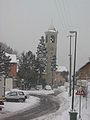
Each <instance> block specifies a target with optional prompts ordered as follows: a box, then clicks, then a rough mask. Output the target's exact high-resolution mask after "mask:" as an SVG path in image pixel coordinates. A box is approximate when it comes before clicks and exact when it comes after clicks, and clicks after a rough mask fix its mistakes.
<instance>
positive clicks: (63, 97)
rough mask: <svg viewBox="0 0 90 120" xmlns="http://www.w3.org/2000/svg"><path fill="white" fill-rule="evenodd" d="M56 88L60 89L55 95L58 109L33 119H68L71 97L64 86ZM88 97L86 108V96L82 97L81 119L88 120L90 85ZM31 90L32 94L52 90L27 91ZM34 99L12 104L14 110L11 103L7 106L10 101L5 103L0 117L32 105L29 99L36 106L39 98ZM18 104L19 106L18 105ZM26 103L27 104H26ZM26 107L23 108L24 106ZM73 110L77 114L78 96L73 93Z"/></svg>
mask: <svg viewBox="0 0 90 120" xmlns="http://www.w3.org/2000/svg"><path fill="white" fill-rule="evenodd" d="M58 90H60V92H61V91H62V92H61V93H60V94H59V95H58V96H56V98H57V100H58V101H60V109H59V110H57V111H56V112H54V113H52V114H47V115H43V116H41V117H38V118H36V119H34V120H65V119H67V120H70V118H69V111H70V109H71V97H69V96H68V91H66V89H65V87H64V86H62V87H60V88H59V89H58ZM88 91H89V93H88V97H87V108H86V98H85V97H82V103H81V104H82V109H81V117H82V120H90V86H89V87H88ZM28 92H31V93H33V94H50V93H49V92H51V93H53V91H46V92H47V93H46V92H45V91H43V90H42V91H28ZM35 99H36V101H35V100H34V97H33V98H31V99H30V103H29V101H28V102H27V103H24V104H25V105H24V104H21V103H17V104H18V105H15V104H13V108H14V110H15V111H13V110H12V107H11V105H10V106H9V105H8V104H11V103H6V105H5V108H4V109H3V111H2V112H0V118H1V117H4V116H5V115H9V114H13V113H14V112H18V111H20V109H21V110H25V109H28V107H30V106H29V105H31V107H33V104H32V103H31V101H35V103H34V106H36V105H37V104H38V103H39V100H38V99H37V98H35ZM19 104H20V106H21V107H18V106H19ZM27 104H28V105H27ZM25 106H26V108H23V107H25ZM74 107H75V110H76V111H77V112H78V114H79V96H76V95H75V105H74ZM77 120H78V115H77Z"/></svg>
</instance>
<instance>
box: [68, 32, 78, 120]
mask: <svg viewBox="0 0 90 120" xmlns="http://www.w3.org/2000/svg"><path fill="white" fill-rule="evenodd" d="M70 33H71V34H75V47H74V68H73V91H72V107H71V111H70V112H69V113H70V120H77V112H76V111H75V110H74V89H75V70H76V45H77V31H70Z"/></svg>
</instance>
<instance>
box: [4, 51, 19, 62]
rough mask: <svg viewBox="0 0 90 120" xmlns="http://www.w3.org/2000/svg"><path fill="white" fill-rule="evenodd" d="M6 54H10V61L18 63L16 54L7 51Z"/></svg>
mask: <svg viewBox="0 0 90 120" xmlns="http://www.w3.org/2000/svg"><path fill="white" fill-rule="evenodd" d="M5 54H6V56H10V59H11V61H10V63H17V57H16V55H15V54H8V53H5Z"/></svg>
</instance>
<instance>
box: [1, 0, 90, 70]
mask: <svg viewBox="0 0 90 120" xmlns="http://www.w3.org/2000/svg"><path fill="white" fill-rule="evenodd" d="M89 11H90V0H0V41H1V42H4V43H6V44H7V45H9V46H10V47H12V48H13V49H16V50H17V51H19V52H23V51H28V50H31V51H32V52H33V53H36V49H37V45H38V43H39V39H40V37H41V36H42V35H45V32H46V31H47V30H48V28H49V26H50V24H53V25H54V26H55V28H56V30H58V40H57V41H58V42H57V43H58V44H57V62H58V65H64V66H66V67H67V68H68V67H69V56H68V55H69V38H67V36H68V35H69V31H70V30H76V31H77V33H78V38H77V65H76V67H77V69H78V68H80V67H81V66H82V65H84V64H85V63H86V62H87V61H88V60H89V57H90V13H89ZM73 47H74V38H72V48H73ZM73 51H74V49H72V55H73ZM72 61H73V59H72Z"/></svg>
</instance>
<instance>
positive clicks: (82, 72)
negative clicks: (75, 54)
mask: <svg viewBox="0 0 90 120" xmlns="http://www.w3.org/2000/svg"><path fill="white" fill-rule="evenodd" d="M76 77H77V80H78V79H81V80H88V81H90V62H87V63H86V64H85V65H84V66H82V67H81V68H80V69H79V70H78V72H77V75H76Z"/></svg>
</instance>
